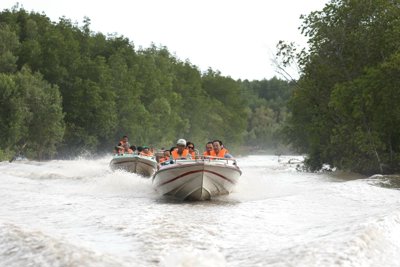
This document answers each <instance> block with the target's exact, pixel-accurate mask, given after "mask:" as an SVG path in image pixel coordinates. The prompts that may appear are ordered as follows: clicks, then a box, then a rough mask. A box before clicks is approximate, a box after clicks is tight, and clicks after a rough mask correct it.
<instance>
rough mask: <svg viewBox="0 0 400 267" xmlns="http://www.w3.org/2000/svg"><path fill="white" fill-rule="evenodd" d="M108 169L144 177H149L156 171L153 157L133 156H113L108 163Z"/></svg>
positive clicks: (155, 162)
mask: <svg viewBox="0 0 400 267" xmlns="http://www.w3.org/2000/svg"><path fill="white" fill-rule="evenodd" d="M110 168H111V169H112V170H113V171H114V170H125V171H128V172H132V173H137V174H139V175H142V176H144V177H151V176H152V175H153V174H154V172H155V171H156V169H157V161H156V160H155V159H154V157H147V156H142V155H135V154H123V155H115V156H114V157H113V159H112V160H111V162H110Z"/></svg>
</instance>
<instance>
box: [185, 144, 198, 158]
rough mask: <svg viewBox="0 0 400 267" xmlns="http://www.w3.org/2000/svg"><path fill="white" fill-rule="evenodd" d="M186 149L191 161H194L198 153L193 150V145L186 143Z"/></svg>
mask: <svg viewBox="0 0 400 267" xmlns="http://www.w3.org/2000/svg"><path fill="white" fill-rule="evenodd" d="M186 146H187V149H188V150H189V154H190V156H191V157H192V159H195V158H197V157H198V156H199V151H198V150H197V149H195V148H194V144H193V143H192V142H189V141H188V142H187V143H186Z"/></svg>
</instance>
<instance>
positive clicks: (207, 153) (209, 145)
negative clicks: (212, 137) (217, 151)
mask: <svg viewBox="0 0 400 267" xmlns="http://www.w3.org/2000/svg"><path fill="white" fill-rule="evenodd" d="M213 149H214V148H213V142H211V141H210V142H208V143H207V144H206V151H204V153H203V156H204V157H210V156H211V152H212V151H213Z"/></svg>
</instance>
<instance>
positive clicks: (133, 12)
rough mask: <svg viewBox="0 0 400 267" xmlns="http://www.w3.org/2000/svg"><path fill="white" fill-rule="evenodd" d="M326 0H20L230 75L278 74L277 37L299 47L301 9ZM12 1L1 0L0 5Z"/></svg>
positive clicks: (38, 9) (318, 5)
mask: <svg viewBox="0 0 400 267" xmlns="http://www.w3.org/2000/svg"><path fill="white" fill-rule="evenodd" d="M328 1H329V0H201V1H199V0H197V1H190V0H113V1H99V0H97V1H95V0H80V1H79V0H18V3H20V5H22V6H23V7H24V8H25V9H26V10H28V11H32V10H34V11H36V12H44V13H45V14H46V15H47V16H48V17H50V19H51V20H52V21H58V18H60V17H62V16H65V17H66V18H69V19H71V21H72V22H78V23H79V25H80V26H82V25H83V23H82V21H83V18H84V16H87V17H89V18H90V19H91V29H92V30H93V31H96V32H102V33H104V34H107V33H117V34H119V35H124V36H125V37H128V38H129V39H130V40H131V41H133V43H134V44H135V46H136V48H139V47H140V46H142V47H144V48H146V47H148V46H149V45H150V44H151V42H153V43H155V44H156V45H163V46H166V47H168V50H169V51H170V52H171V53H173V54H176V56H177V57H178V58H179V59H181V60H185V59H189V61H190V62H191V63H192V64H194V65H196V66H198V67H199V68H200V69H201V70H202V71H204V70H206V69H207V68H208V67H211V68H212V69H214V70H219V71H221V73H222V75H224V76H231V77H232V78H234V79H249V80H253V79H256V80H261V79H264V78H266V79H270V78H272V77H273V76H275V75H277V73H276V72H275V68H274V66H273V64H272V62H271V58H272V55H273V54H274V53H275V52H276V44H277V43H278V41H279V40H285V41H294V42H297V43H299V44H300V45H302V46H305V45H306V39H305V37H303V36H302V35H301V34H300V31H299V30H298V27H299V26H300V25H301V21H300V19H299V17H300V15H301V14H309V13H310V12H311V11H315V10H321V9H322V8H323V7H324V5H325V4H326V3H327V2H328ZM16 2H17V1H16V0H1V2H0V9H1V10H3V9H6V8H11V7H12V6H13V5H15V3H16Z"/></svg>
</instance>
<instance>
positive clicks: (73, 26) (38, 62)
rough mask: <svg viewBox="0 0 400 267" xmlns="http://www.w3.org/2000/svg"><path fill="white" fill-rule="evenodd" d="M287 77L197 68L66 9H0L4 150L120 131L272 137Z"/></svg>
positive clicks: (46, 150)
mask: <svg viewBox="0 0 400 267" xmlns="http://www.w3.org/2000/svg"><path fill="white" fill-rule="evenodd" d="M291 88H292V87H291V85H290V84H289V83H287V82H284V81H281V80H278V79H276V78H274V79H272V80H270V81H268V80H263V81H247V80H246V81H241V80H234V79H232V78H231V77H225V76H222V75H221V73H220V72H219V71H215V70H212V69H209V70H208V71H206V72H201V71H200V70H199V69H198V67H197V66H195V65H193V64H192V63H190V61H188V60H187V61H181V60H179V59H178V58H177V57H176V56H174V55H172V54H171V53H170V52H169V51H168V49H167V48H166V47H164V46H155V45H152V46H150V47H149V48H145V49H135V45H134V44H133V43H132V42H131V41H130V40H129V39H128V38H126V37H124V36H119V35H117V34H111V35H104V34H103V33H99V32H93V31H91V29H90V19H89V18H85V19H84V22H83V25H82V26H80V25H78V24H77V23H72V22H71V21H70V20H69V19H67V18H65V17H63V18H61V19H60V20H59V21H58V22H52V21H51V20H50V19H49V18H48V17H47V16H46V15H45V14H43V13H42V14H39V13H36V12H27V11H26V10H24V9H22V8H18V7H14V8H12V9H10V10H9V9H6V10H3V11H2V12H1V13H0V101H1V106H0V109H1V115H0V127H1V133H0V135H1V136H0V157H1V155H2V154H3V155H4V154H8V155H9V154H10V153H11V154H12V153H14V152H16V151H18V150H19V148H21V147H25V150H26V151H27V153H29V155H30V156H31V157H33V158H37V159H46V158H52V157H54V156H56V155H58V156H59V157H60V156H75V155H78V154H79V153H81V152H84V151H88V152H91V153H96V152H104V151H108V152H110V151H112V149H113V147H114V145H115V144H116V142H117V141H118V140H119V138H120V137H121V136H122V135H128V136H129V138H130V140H131V142H132V143H134V144H139V145H140V144H147V145H152V146H155V147H169V146H172V145H174V143H175V142H176V140H177V139H178V138H182V137H183V138H186V139H188V140H190V141H193V142H195V143H196V144H197V145H198V147H199V149H202V146H203V145H205V143H206V142H207V141H209V140H213V139H220V140H223V141H224V143H225V144H226V145H227V146H228V147H229V148H230V149H233V148H234V147H238V146H240V145H257V147H261V148H262V147H265V146H269V145H271V144H272V143H273V142H275V141H274V140H278V139H274V138H275V137H274V133H275V131H276V130H277V129H278V128H279V127H278V125H280V124H281V123H282V120H283V118H284V117H285V116H286V110H285V107H284V106H285V104H284V103H285V102H286V101H287V99H288V98H289V95H290V91H291Z"/></svg>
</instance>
